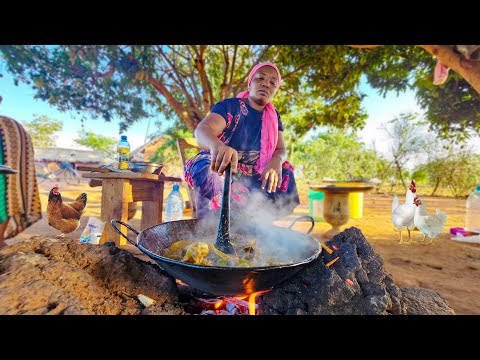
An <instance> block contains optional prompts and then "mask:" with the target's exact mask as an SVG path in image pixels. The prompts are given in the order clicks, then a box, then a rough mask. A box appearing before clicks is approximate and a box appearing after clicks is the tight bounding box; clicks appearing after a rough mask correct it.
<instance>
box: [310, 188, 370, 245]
mask: <svg viewBox="0 0 480 360" xmlns="http://www.w3.org/2000/svg"><path fill="white" fill-rule="evenodd" d="M308 187H309V188H310V189H311V190H314V191H322V192H324V193H325V200H324V203H323V218H324V219H325V221H326V222H327V223H329V224H330V225H332V228H331V229H330V230H328V231H327V232H326V233H325V234H323V235H322V236H323V237H324V238H325V239H330V238H332V237H333V236H334V235H336V234H338V233H339V232H341V230H340V225H345V224H346V223H348V220H349V219H350V200H349V194H350V193H351V192H366V191H370V190H372V189H373V188H374V186H371V185H367V186H336V185H309V186H308Z"/></svg>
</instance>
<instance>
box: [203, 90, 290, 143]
mask: <svg viewBox="0 0 480 360" xmlns="http://www.w3.org/2000/svg"><path fill="white" fill-rule="evenodd" d="M212 113H216V114H219V115H221V116H222V117H223V118H224V119H225V121H226V122H227V126H226V128H225V129H224V130H223V131H222V134H221V136H220V140H222V141H223V142H224V143H225V144H226V145H228V146H230V147H233V148H234V149H235V150H237V151H260V139H261V134H262V116H263V111H258V110H255V109H254V108H252V107H251V106H250V105H249V104H248V102H246V101H245V100H243V99H240V98H231V99H225V100H222V101H220V102H218V103H216V104H215V106H214V107H213V109H212ZM277 117H278V131H283V126H282V121H281V120H280V115H279V114H278V112H277Z"/></svg>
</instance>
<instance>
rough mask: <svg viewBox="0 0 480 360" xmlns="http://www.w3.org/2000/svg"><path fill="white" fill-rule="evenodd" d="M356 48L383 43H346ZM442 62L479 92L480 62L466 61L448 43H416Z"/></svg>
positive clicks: (368, 47) (371, 47) (371, 46)
mask: <svg viewBox="0 0 480 360" xmlns="http://www.w3.org/2000/svg"><path fill="white" fill-rule="evenodd" d="M348 46H349V47H351V48H356V49H373V48H376V47H379V46H383V45H348ZM418 46H420V47H421V48H422V49H424V50H425V51H427V52H429V53H430V54H432V55H433V56H436V57H437V58H438V60H440V61H441V62H442V63H443V64H445V65H446V66H448V67H449V68H450V69H452V70H453V71H455V72H456V73H457V74H458V75H460V76H461V77H463V78H464V79H465V80H466V81H467V82H468V83H469V84H470V85H472V87H473V88H474V89H475V90H476V92H477V93H479V94H480V63H479V62H473V61H467V60H465V59H463V57H462V56H461V55H460V54H457V53H456V52H454V51H453V49H452V47H451V46H449V45H418Z"/></svg>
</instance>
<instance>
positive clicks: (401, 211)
mask: <svg viewBox="0 0 480 360" xmlns="http://www.w3.org/2000/svg"><path fill="white" fill-rule="evenodd" d="M416 192H417V188H416V185H415V181H413V180H412V182H411V183H410V186H409V188H408V190H407V193H406V195H405V204H401V205H399V202H398V197H397V195H393V201H392V222H393V225H394V226H395V227H396V228H397V229H398V231H400V242H399V244H405V242H404V241H403V237H402V229H403V227H404V226H406V227H407V230H408V243H407V244H410V243H411V242H412V237H411V235H410V230H413V228H415V224H414V221H413V217H414V216H415V208H416V206H415V204H414V203H413V199H414V198H415V196H416V195H415V193H416Z"/></svg>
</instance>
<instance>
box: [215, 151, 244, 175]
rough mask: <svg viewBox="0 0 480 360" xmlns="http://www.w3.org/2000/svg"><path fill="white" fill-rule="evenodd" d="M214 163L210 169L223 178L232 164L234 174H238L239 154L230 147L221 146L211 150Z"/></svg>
mask: <svg viewBox="0 0 480 360" xmlns="http://www.w3.org/2000/svg"><path fill="white" fill-rule="evenodd" d="M210 154H211V155H212V162H211V164H210V169H211V170H212V171H213V172H216V173H218V175H220V176H222V175H223V172H224V171H225V169H226V167H227V165H228V164H230V163H231V164H232V173H233V174H236V173H237V164H238V152H237V150H235V149H234V148H232V147H230V146H226V145H225V144H223V143H222V144H221V145H218V146H215V147H213V148H212V149H210Z"/></svg>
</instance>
